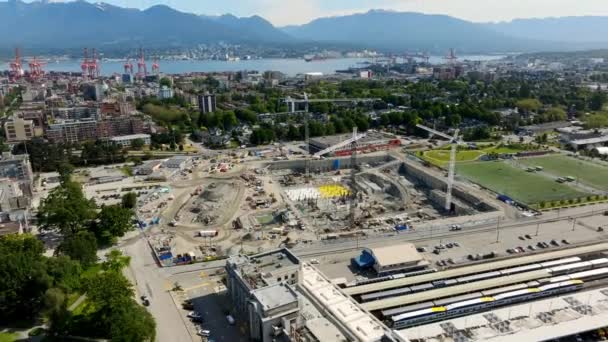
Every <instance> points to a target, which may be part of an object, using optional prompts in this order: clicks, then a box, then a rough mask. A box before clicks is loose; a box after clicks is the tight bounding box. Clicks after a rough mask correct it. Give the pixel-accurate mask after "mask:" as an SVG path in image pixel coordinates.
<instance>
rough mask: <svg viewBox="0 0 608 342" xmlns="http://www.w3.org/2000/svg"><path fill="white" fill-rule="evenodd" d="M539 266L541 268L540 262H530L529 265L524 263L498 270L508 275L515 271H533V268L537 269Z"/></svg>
mask: <svg viewBox="0 0 608 342" xmlns="http://www.w3.org/2000/svg"><path fill="white" fill-rule="evenodd" d="M540 268H542V266H541V265H540V264H530V265H526V266H520V267H514V268H508V269H506V270H501V271H499V272H500V274H502V275H509V274H515V273H523V272H529V271H534V270H537V269H540Z"/></svg>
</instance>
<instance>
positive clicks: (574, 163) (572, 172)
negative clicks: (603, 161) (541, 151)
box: [520, 155, 608, 190]
mask: <svg viewBox="0 0 608 342" xmlns="http://www.w3.org/2000/svg"><path fill="white" fill-rule="evenodd" d="M520 163H522V164H524V165H526V166H542V167H543V168H545V171H546V172H548V173H550V174H553V175H555V176H559V177H566V176H572V177H574V178H579V179H580V181H581V182H582V183H585V184H587V185H590V186H592V187H594V188H597V189H600V190H606V189H608V167H605V166H601V165H597V164H594V163H591V162H588V161H583V160H578V159H576V158H572V157H568V156H564V155H548V156H542V157H536V158H525V159H520Z"/></svg>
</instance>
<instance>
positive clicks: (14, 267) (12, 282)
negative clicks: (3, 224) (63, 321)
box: [0, 235, 52, 322]
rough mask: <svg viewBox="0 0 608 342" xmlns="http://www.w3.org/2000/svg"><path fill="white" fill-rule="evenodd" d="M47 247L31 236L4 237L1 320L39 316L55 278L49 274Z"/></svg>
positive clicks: (0, 247) (0, 269) (0, 270)
mask: <svg viewBox="0 0 608 342" xmlns="http://www.w3.org/2000/svg"><path fill="white" fill-rule="evenodd" d="M43 252H44V245H43V244H42V242H40V241H39V240H38V239H36V238H35V237H33V236H31V235H7V236H3V237H1V238H0V256H2V257H1V258H0V321H3V322H10V321H14V320H23V319H28V318H33V317H35V316H36V315H37V314H38V313H39V311H40V307H41V306H42V300H43V298H44V294H45V292H46V290H47V289H48V288H49V287H50V286H51V284H52V279H51V277H49V275H48V274H47V272H46V262H45V261H46V258H45V257H44V256H43V255H42V253H43Z"/></svg>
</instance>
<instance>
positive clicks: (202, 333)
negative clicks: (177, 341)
mask: <svg viewBox="0 0 608 342" xmlns="http://www.w3.org/2000/svg"><path fill="white" fill-rule="evenodd" d="M196 334H197V335H198V336H204V337H209V336H210V335H211V331H210V330H205V329H198V331H197V332H196Z"/></svg>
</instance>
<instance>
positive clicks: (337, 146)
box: [312, 127, 367, 158]
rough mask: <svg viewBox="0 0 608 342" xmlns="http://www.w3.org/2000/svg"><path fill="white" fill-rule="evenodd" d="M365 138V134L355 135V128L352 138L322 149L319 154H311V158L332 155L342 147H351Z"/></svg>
mask: <svg viewBox="0 0 608 342" xmlns="http://www.w3.org/2000/svg"><path fill="white" fill-rule="evenodd" d="M366 136H367V134H365V133H362V134H357V127H355V130H354V132H353V136H352V138H350V139H347V140H344V141H342V142H339V143H337V144H335V145H334V146H330V147H328V148H326V149H324V150H322V151H319V152H317V153H315V154H313V155H312V156H313V158H319V157H321V156H324V155H326V154H328V153H332V152H334V151H337V150H339V149H341V148H343V147H346V146H349V145H352V144H353V143H355V142H357V141H359V140H361V139H363V138H365V137H366Z"/></svg>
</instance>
